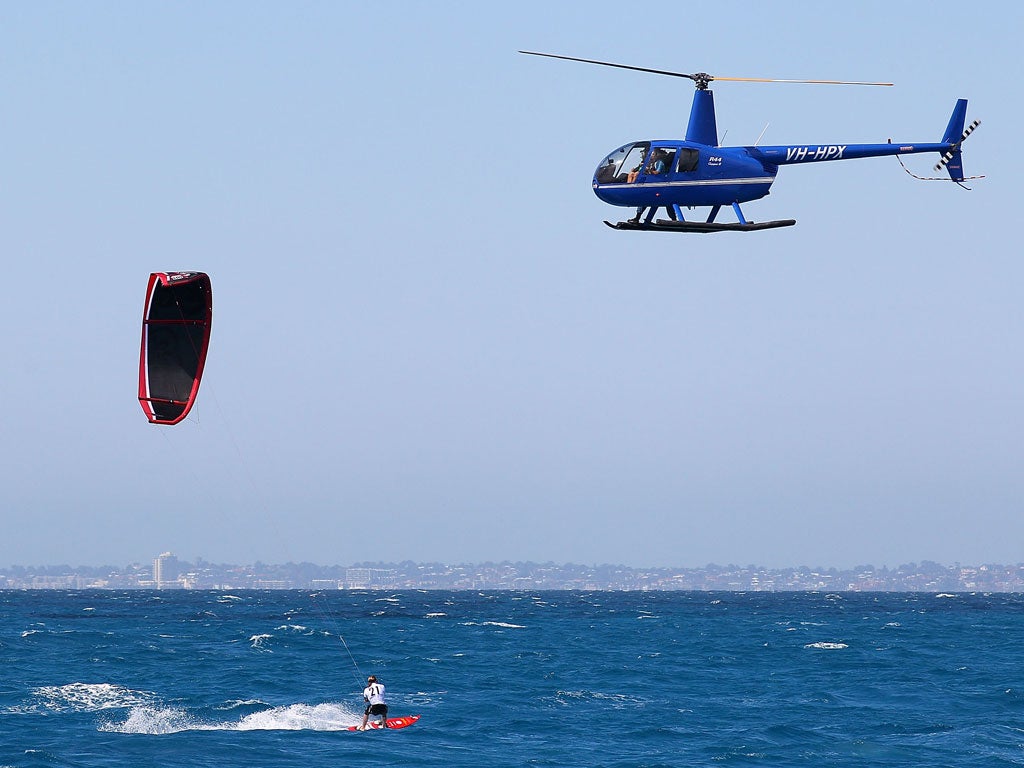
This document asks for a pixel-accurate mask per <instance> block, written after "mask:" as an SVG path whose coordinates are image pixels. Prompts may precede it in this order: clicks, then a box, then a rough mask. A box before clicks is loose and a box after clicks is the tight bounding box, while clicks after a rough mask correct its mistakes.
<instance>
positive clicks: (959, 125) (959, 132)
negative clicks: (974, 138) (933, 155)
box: [935, 99, 977, 181]
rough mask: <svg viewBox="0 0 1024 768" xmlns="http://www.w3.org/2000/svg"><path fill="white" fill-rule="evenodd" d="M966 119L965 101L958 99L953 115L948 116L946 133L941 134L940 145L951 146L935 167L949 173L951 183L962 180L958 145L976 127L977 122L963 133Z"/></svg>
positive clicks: (962, 168)
mask: <svg viewBox="0 0 1024 768" xmlns="http://www.w3.org/2000/svg"><path fill="white" fill-rule="evenodd" d="M966 119H967V99H959V100H958V101H957V102H956V106H954V107H953V114H952V115H950V116H949V125H947V126H946V132H945V133H944V134H942V143H943V144H949V145H951V146H950V148H949V150H948V151H946V152H945V153H943V155H942V159H941V160H939V162H938V163H937V164H936V166H935V170H936V171H938V170H941V169H942V168H943V167H944V168H945V169H946V170H947V171H948V172H949V178H951V179H952V180H953V181H963V180H964V164H963V159H962V157H961V155H960V144H961V142H962V141H963V140H964V139H966V138H967V137H968V136H969V135H970V134H971V131H973V130H974V129H975V128H976V127H977V121H975V122H974V123H973V124H971V127H970V128H968V129H967V131H966V132H965V131H964V121H965V120H966Z"/></svg>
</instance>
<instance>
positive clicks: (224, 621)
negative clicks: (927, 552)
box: [0, 591, 1024, 768]
mask: <svg viewBox="0 0 1024 768" xmlns="http://www.w3.org/2000/svg"><path fill="white" fill-rule="evenodd" d="M0 616H2V622H0V766H18V767H19V768H21V767H23V766H24V767H28V766H167V765H174V766H218V767H219V768H220V767H223V766H263V767H266V768H276V767H277V766H304V767H305V766H368V765H371V766H445V767H446V768H454V767H456V766H607V767H608V768H613V767H615V768H618V767H620V766H621V767H623V768H624V767H626V766H630V767H641V766H649V767H650V768H654V767H656V766H658V767H660V766H815V768H819V767H821V766H929V767H932V768H934V767H939V766H1003V765H1024V652H1022V649H1024V596H1020V595H977V594H957V595H948V594H872V593H860V594H857V593H843V594H824V593H822V594H818V593H774V594H773V593H746V594H744V593H724V592H718V593H713V592H435V591H396V592H320V593H315V592H308V591H267V592H262V591H261V592H250V591H240V592H231V593H228V592H171V591H164V592H138V591H131V592H127V591H126V592H117V591H110V592H105V591H74V592H72V591H69V592H61V591H6V592H0ZM368 674H376V675H378V676H379V677H380V678H381V679H382V681H383V682H384V683H385V684H386V685H387V688H388V694H389V704H390V707H391V714H392V715H395V716H397V715H411V714H419V715H422V719H421V720H420V721H419V722H418V723H417V724H415V725H413V726H412V727H410V728H406V729H404V730H401V731H392V732H383V733H381V732H368V733H352V732H349V731H347V730H345V729H346V728H347V727H348V726H350V725H354V724H356V723H357V722H358V721H359V720H360V717H361V712H362V700H361V689H362V687H363V685H364V683H365V678H366V676H367V675H368Z"/></svg>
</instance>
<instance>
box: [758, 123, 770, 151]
mask: <svg viewBox="0 0 1024 768" xmlns="http://www.w3.org/2000/svg"><path fill="white" fill-rule="evenodd" d="M769 125H771V123H765V124H764V130H762V131H761V135H760V136H758V137H757V141H755V142H754V146H755V147H756V146H757V145H758V144H760V143H761V139H763V138H764V132H765V131H767V130H768V126H769Z"/></svg>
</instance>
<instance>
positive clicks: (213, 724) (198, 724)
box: [100, 702, 362, 735]
mask: <svg viewBox="0 0 1024 768" xmlns="http://www.w3.org/2000/svg"><path fill="white" fill-rule="evenodd" d="M245 704H250V702H245ZM361 721H362V715H361V714H359V713H357V712H356V711H355V710H352V709H349V708H348V707H345V706H343V705H340V704H289V705H288V706H284V707H269V708H267V709H264V710H261V711H259V712H252V713H250V714H247V715H245V716H244V717H242V718H240V719H237V720H218V719H214V718H204V717H200V716H199V715H197V714H195V713H191V712H188V711H187V710H184V709H180V708H177V707H162V706H137V707H132V708H131V710H130V711H129V712H128V715H127V717H126V718H125V719H123V720H108V721H106V722H104V723H101V724H100V730H101V731H106V732H109V733H134V734H146V735H162V734H168V733H181V732H182V731H345V730H348V728H349V727H350V726H353V725H358V724H359V723H360V722H361Z"/></svg>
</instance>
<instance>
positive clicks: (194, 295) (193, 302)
mask: <svg viewBox="0 0 1024 768" xmlns="http://www.w3.org/2000/svg"><path fill="white" fill-rule="evenodd" d="M212 320H213V294H212V292H211V290H210V278H209V276H208V275H207V274H206V273H204V272H154V273H153V274H151V275H150V276H149V287H148V288H147V289H146V308H145V310H144V311H143V313H142V351H141V352H140V354H139V402H140V403H141V404H142V410H143V411H145V412H146V417H147V418H148V419H149V421H150V423H151V424H177V423H178V422H179V421H181V420H182V419H184V418H185V417H186V416H188V412H189V410H191V408H192V404H193V403H194V402H195V400H196V394H197V393H198V392H199V381H200V380H201V379H202V378H203V366H204V365H205V364H206V349H207V347H209V345H210V324H211V321H212Z"/></svg>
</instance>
